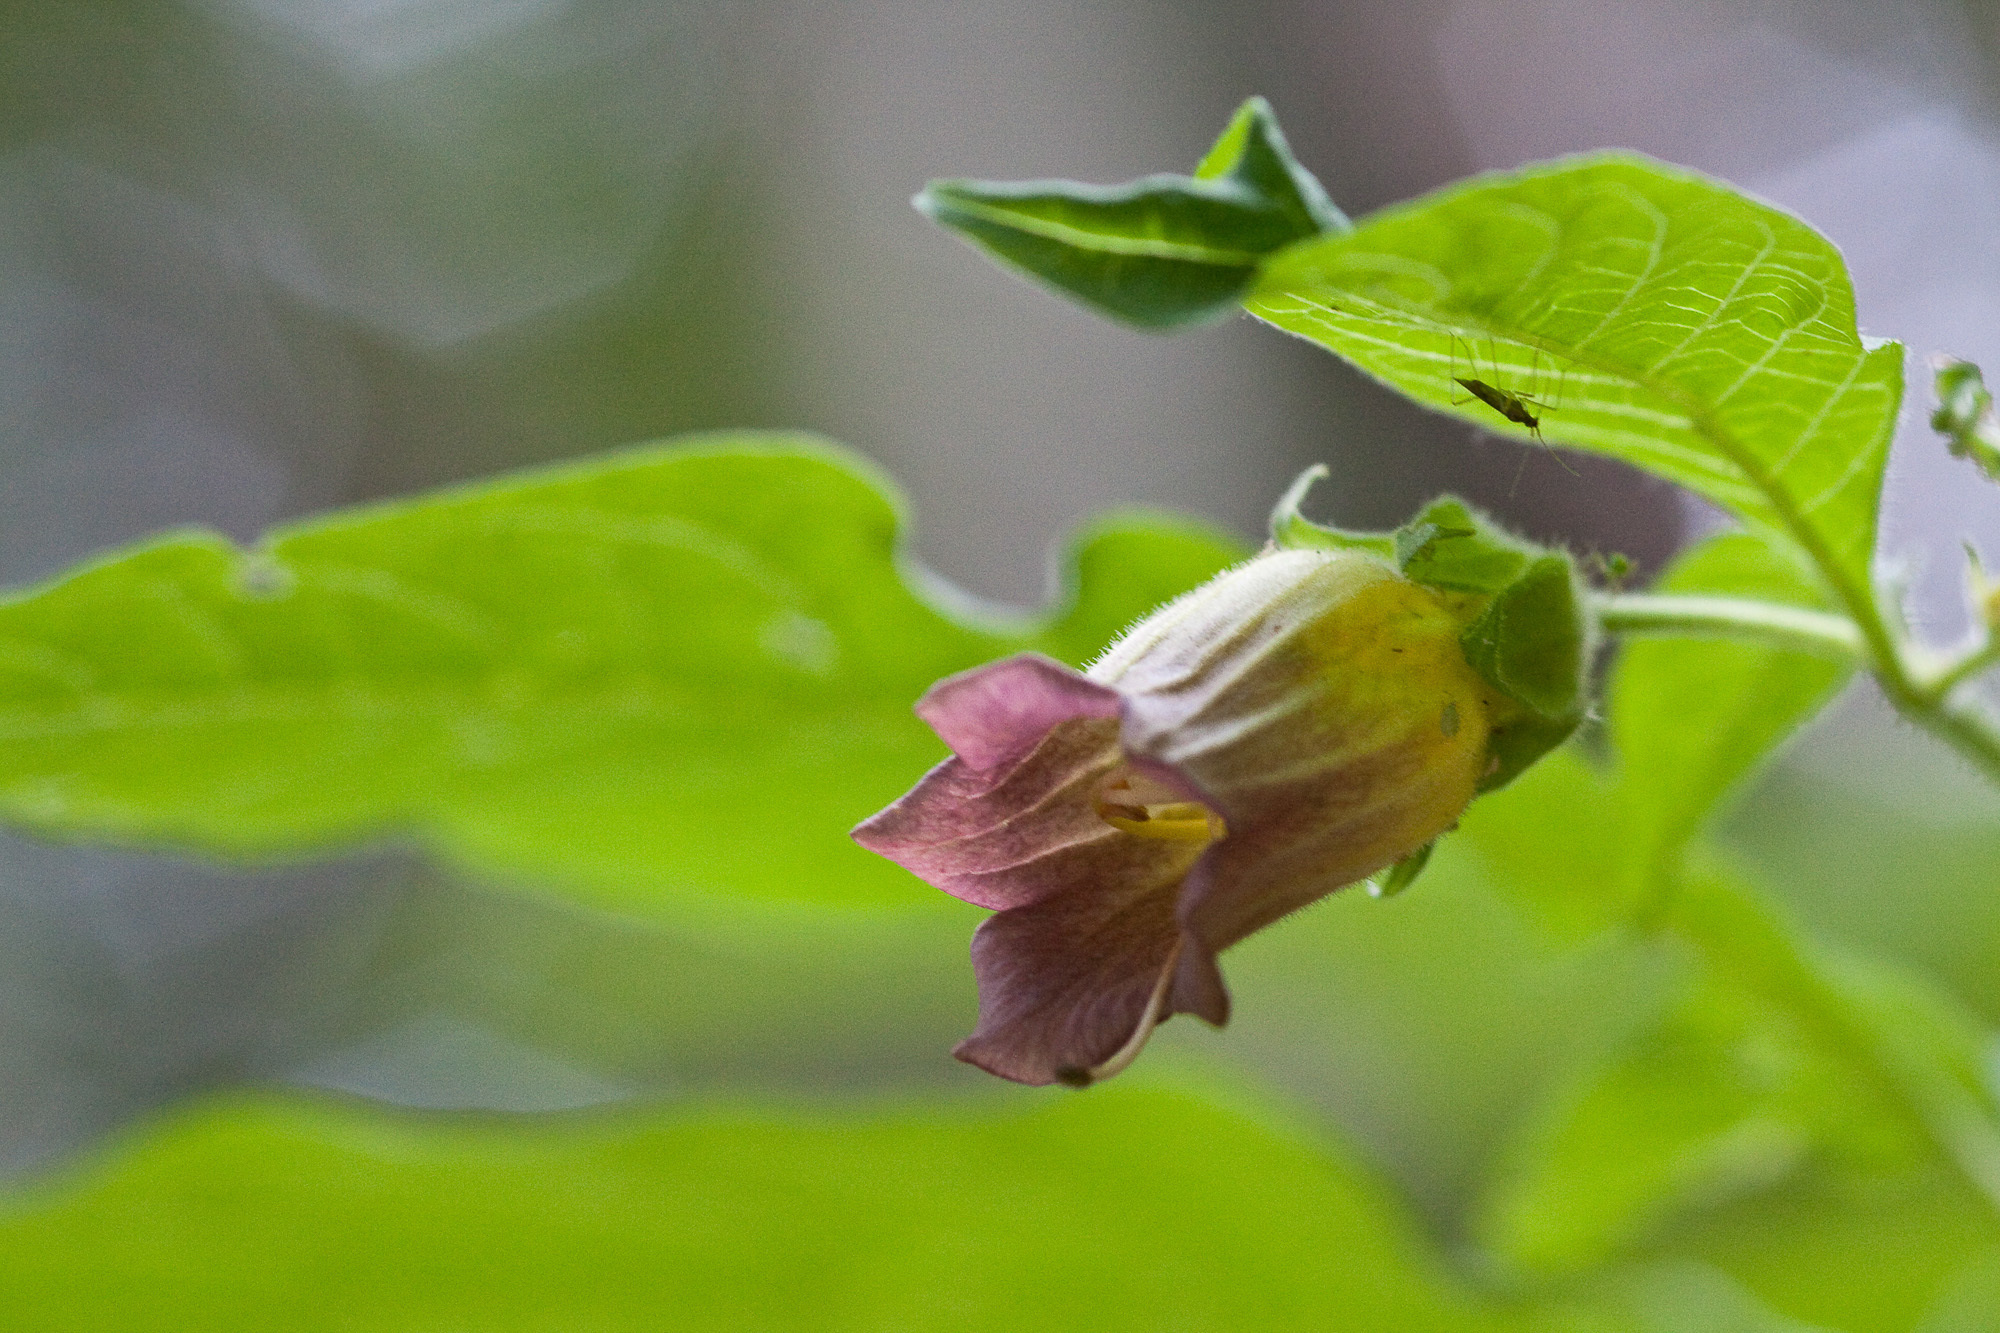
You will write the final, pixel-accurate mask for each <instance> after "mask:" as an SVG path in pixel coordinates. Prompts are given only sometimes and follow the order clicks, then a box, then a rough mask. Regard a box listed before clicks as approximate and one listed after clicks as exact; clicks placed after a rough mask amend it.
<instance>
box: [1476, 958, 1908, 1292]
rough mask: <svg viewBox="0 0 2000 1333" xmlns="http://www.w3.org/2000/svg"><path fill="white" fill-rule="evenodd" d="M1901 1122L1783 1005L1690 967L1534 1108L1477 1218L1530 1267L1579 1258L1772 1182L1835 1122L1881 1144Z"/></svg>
mask: <svg viewBox="0 0 2000 1333" xmlns="http://www.w3.org/2000/svg"><path fill="white" fill-rule="evenodd" d="M1900 1129H1902V1126H1901V1125H1900V1124H1899V1122H1898V1121H1897V1119H1896V1112H1895V1109H1894V1108H1893V1107H1886V1106H1884V1105H1883V1104H1882V1103H1881V1099H1880V1097H1879V1095H1876V1096H1875V1097H1873V1099H1871V1097H1870V1094H1869V1092H1868V1089H1867V1088H1866V1087H1865V1085H1864V1086H1859V1087H1857V1085H1856V1084H1855V1082H1854V1080H1853V1079H1852V1078H1850V1077H1849V1076H1848V1070H1847V1069H1846V1068H1845V1067H1844V1066H1843V1065H1842V1064H1840V1063H1839V1062H1838V1061H1836V1060H1834V1059H1832V1058H1830V1057H1829V1055H1828V1053H1827V1052H1826V1051H1824V1050H1822V1049H1819V1048H1817V1047H1815V1046H1814V1045H1813V1044H1812V1043H1811V1042H1810V1041H1808V1040H1805V1039H1803V1036H1802V1034H1801V1033H1800V1032H1799V1031H1798V1025H1797V1023H1796V1022H1795V1021H1793V1020H1792V1018H1791V1017H1790V1015H1788V1014H1787V1013H1786V1012H1785V1011H1784V1010H1783V1009H1781V1008H1778V1007H1776V1006H1773V1005H1772V1004H1770V1003H1769V1002H1768V1001H1767V1000H1766V999H1765V998H1763V997H1760V996H1758V995H1755V994H1752V993H1750V992H1749V991H1747V990H1745V989H1744V988H1743V987H1741V986H1738V985H1734V984H1732V983H1731V982H1730V981H1729V980H1728V979H1727V978H1724V977H1719V976H1716V975H1715V974H1713V973H1705V974H1704V973H1701V972H1698V973H1697V975H1696V976H1695V978H1694V979H1693V984H1692V985H1690V986H1689V988H1688V989H1687V991H1686V992H1685V993H1684V995H1683V997H1682V998H1681V1000H1680V1001H1679V1002H1678V1003H1677V1004H1675V1005H1674V1006H1673V1007H1672V1008H1671V1009H1670V1010H1669V1011H1668V1012H1667V1013H1666V1014H1665V1015H1664V1016H1663V1017H1662V1018H1661V1020H1660V1021H1659V1022H1657V1023H1655V1024H1653V1025H1650V1026H1649V1027H1647V1028H1645V1029H1643V1030H1642V1031H1641V1032H1639V1033H1638V1034H1636V1035H1635V1037H1634V1039H1633V1040H1632V1041H1631V1042H1630V1043H1629V1044H1628V1045H1626V1046H1625V1048H1624V1049H1622V1050H1621V1051H1619V1052H1618V1053H1617V1054H1616V1055H1615V1056H1614V1057H1613V1058H1612V1059H1611V1060H1609V1061H1608V1062H1606V1063H1605V1064H1603V1065H1602V1066H1600V1067H1598V1068H1597V1069H1595V1070H1593V1071H1592V1072H1591V1074H1590V1075H1589V1077H1587V1078H1586V1079H1584V1080H1582V1081H1581V1082H1580V1083H1579V1084H1578V1085H1577V1086H1576V1087H1574V1088H1572V1089H1570V1090H1568V1091H1567V1092H1566V1094H1565V1095H1564V1096H1563V1097H1562V1098H1561V1099H1560V1100H1558V1101H1556V1102H1555V1103H1554V1104H1552V1105H1551V1106H1549V1107H1546V1108H1544V1110H1543V1112H1542V1114H1541V1115H1540V1116H1538V1117H1537V1118H1536V1119H1535V1120H1534V1121H1533V1122H1531V1124H1530V1126H1529V1128H1528V1129H1527V1132H1526V1135H1525V1137H1524V1138H1523V1140H1521V1141H1520V1142H1518V1143H1517V1145H1516V1147H1515V1148H1514V1150H1513V1153H1512V1157H1513V1159H1514V1160H1513V1165H1512V1168H1511V1170H1509V1171H1508V1172H1506V1173H1505V1174H1503V1175H1502V1176H1501V1177H1500V1178H1499V1180H1498V1185H1497V1188H1496V1189H1495V1191H1494V1192H1493V1193H1492V1194H1491V1195H1489V1197H1488V1199H1487V1201H1486V1204H1485V1208H1484V1218H1483V1226H1482V1232H1483V1235H1484V1239H1485V1243H1486V1244H1487V1245H1488V1246H1490V1247H1491V1248H1492V1249H1493V1250H1494V1251H1495V1252H1496V1253H1498V1254H1501V1255H1503V1256H1504V1257H1505V1258H1506V1259H1507V1260H1508V1261H1509V1262H1510V1263H1512V1264H1513V1265H1515V1266H1516V1267H1518V1268H1520V1269H1521V1270H1523V1271H1524V1272H1529V1273H1539V1274H1553V1273H1566V1272H1577V1271H1582V1270H1584V1269H1587V1268H1591V1267H1594V1266H1597V1265H1600V1264H1603V1263H1606V1262H1608V1261H1610V1260H1611V1259H1613V1258H1614V1257H1616V1256H1617V1255H1619V1254H1621V1253H1624V1252H1626V1251H1628V1250H1630V1249H1632V1248H1634V1247H1636V1246H1637V1245H1638V1244H1639V1243H1640V1242H1641V1241H1644V1240H1649V1239H1656V1238H1657V1236H1658V1233H1660V1232H1662V1231H1663V1230H1664V1229H1665V1228H1666V1226H1667V1225H1668V1224H1669V1223H1670V1222H1672V1221H1674V1220H1676V1219H1678V1218H1681V1217H1683V1216H1684V1215H1686V1214H1688V1213H1690V1212H1692V1211H1695V1210H1698V1209H1701V1208H1709V1207H1714V1206H1716V1205H1718V1204H1720V1203H1723V1202H1726V1201H1728V1200H1730V1199H1732V1198H1735V1197H1737V1196H1740V1195H1743V1194H1746V1193H1750V1192H1753V1191H1757V1190H1761V1189H1765V1188H1768V1187H1769V1186H1771V1185H1773V1184H1775V1183H1777V1182H1778V1181H1780V1180H1782V1179H1784V1178H1785V1177H1786V1176H1787V1175H1789V1174H1790V1173H1791V1172H1792V1171H1793V1170H1795V1169H1796V1168H1797V1167H1798V1166H1799V1165H1800V1164H1801V1162H1802V1161H1803V1160H1804V1159H1805V1158H1806V1156H1807V1154H1808V1153H1810V1152H1811V1151H1813V1150H1814V1149H1815V1148H1816V1147H1817V1146H1819V1144H1820V1143H1821V1142H1822V1141H1824V1140H1826V1139H1828V1138H1830V1137H1832V1136H1834V1135H1835V1134H1840V1135H1843V1136H1845V1137H1846V1138H1849V1139H1856V1138H1858V1139H1863V1140H1867V1141H1868V1146H1869V1147H1870V1148H1873V1149H1875V1150H1877V1151H1878V1152H1879V1151H1888V1150H1893V1147H1894V1146H1895V1145H1894V1144H1893V1143H1891V1142H1889V1141H1890V1140H1893V1139H1894V1136H1895V1135H1896V1134H1897V1132H1898V1131H1899V1130H1900ZM1908 1137H1909V1136H1908V1134H1907V1131H1905V1132H1904V1133H1903V1144H1904V1146H1905V1150H1906V1152H1907V1146H1906V1145H1907V1140H1908Z"/></svg>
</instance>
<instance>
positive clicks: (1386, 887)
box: [1368, 838, 1437, 898]
mask: <svg viewBox="0 0 2000 1333" xmlns="http://www.w3.org/2000/svg"><path fill="white" fill-rule="evenodd" d="M1436 849H1437V839H1436V838H1432V839H1431V840H1430V841H1429V842H1427V843H1425V844H1424V845H1423V846H1421V847H1419V848H1417V850H1415V851H1414V852H1411V853H1410V854H1409V855H1408V856H1406V857H1404V858H1403V859H1402V860H1400V861H1398V862H1396V864H1394V865H1392V866H1390V867H1389V868H1388V869H1387V870H1384V871H1383V872H1382V873H1381V874H1379V875H1376V876H1374V877H1372V878H1371V879H1370V880H1369V881H1368V893H1369V896H1370V897H1374V898H1393V897H1395V896H1396V895H1397V894H1399V893H1401V892H1402V891H1403V890H1404V889H1407V888H1409V887H1410V886H1411V885H1412V884H1415V883H1416V882H1417V876H1419V875H1421V874H1423V873H1424V867H1425V866H1427V865H1429V864H1430V863H1431V853H1432V852H1433V851H1435V850H1436Z"/></svg>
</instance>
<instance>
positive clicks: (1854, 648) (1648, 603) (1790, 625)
mask: <svg viewBox="0 0 2000 1333" xmlns="http://www.w3.org/2000/svg"><path fill="white" fill-rule="evenodd" d="M1591 607H1592V610H1593V611H1595V613H1596V615H1597V623H1598V624H1600V625H1602V626H1603V627H1604V628H1605V629H1607V630H1611V631H1613V632H1614V633H1622V634H1674V635H1679V636H1682V637H1684V638H1727V639H1754V640H1758V641H1760V642H1764V643H1769V644H1771V645H1773V646H1774V647H1779V648H1790V649H1793V650H1795V651H1798V652H1806V653H1812V654H1813V655H1815V656H1818V657H1830V658H1833V659H1834V660H1835V661H1838V662H1849V663H1853V664H1855V665H1859V664H1860V663H1861V662H1862V661H1863V660H1864V658H1865V654H1866V651H1867V645H1866V643H1865V642H1864V641H1863V639H1862V636H1861V631H1860V629H1859V628H1857V627H1856V626H1855V624H1854V622H1853V621H1852V620H1849V619H1848V618H1847V617H1846V616H1841V615H1835V614H1833V613H1832V612H1828V611H1809V610H1806V609H1805V608H1803V607H1797V606H1781V605H1778V604H1777V603H1774V602H1760V601H1754V600H1752V599H1750V598H1747V597H1709V596H1678V595H1675V594H1671V593H1648V592H1615V593H1598V594H1596V595H1595V596H1594V597H1592V598H1591Z"/></svg>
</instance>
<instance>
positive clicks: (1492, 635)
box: [1459, 553, 1589, 718]
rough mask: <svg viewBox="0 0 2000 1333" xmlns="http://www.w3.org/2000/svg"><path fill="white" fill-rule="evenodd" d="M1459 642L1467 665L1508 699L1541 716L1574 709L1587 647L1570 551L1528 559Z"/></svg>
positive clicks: (1562, 714)
mask: <svg viewBox="0 0 2000 1333" xmlns="http://www.w3.org/2000/svg"><path fill="white" fill-rule="evenodd" d="M1459 642H1460V643H1461V644H1462V645H1463V646H1464V648H1465V660H1466V661H1467V662H1470V663H1471V664H1472V667H1473V669H1474V670H1476V671H1477V672H1479V674H1480V675H1482V676H1484V677H1486V679H1487V680H1488V681H1490V682H1491V683H1492V684H1493V685H1494V686H1496V687H1497V688H1499V689H1501V690H1503V691H1505V692H1506V694H1507V696H1508V697H1509V698H1511V699H1514V700H1516V701H1518V702H1519V703H1521V704H1524V705H1526V706H1527V707H1528V708H1530V709H1532V710H1534V711H1535V712H1536V713H1538V714H1540V715H1541V716H1542V717H1544V718H1561V717H1568V716H1569V715H1571V714H1572V713H1575V712H1576V711H1577V701H1578V700H1579V699H1580V698H1581V697H1582V695H1583V674H1584V658H1585V650H1586V649H1587V648H1588V646H1589V645H1588V633H1587V630H1586V622H1585V620H1584V617H1583V608H1582V604H1581V599H1580V598H1579V597H1578V595H1577V589H1576V571H1575V570H1574V568H1572V566H1571V565H1570V562H1569V557H1567V556H1564V555H1557V554H1554V553H1550V554H1548V555H1544V556H1541V557H1539V558H1538V559H1536V560H1535V561H1533V562H1532V563H1531V564H1529V565H1528V567H1527V568H1526V569H1524V570H1523V571H1522V572H1521V574H1520V576H1519V577H1518V578H1516V579H1515V580H1514V581H1513V582H1512V583H1510V584H1508V585H1507V587H1506V588H1505V589H1503V590H1502V591H1500V592H1498V593H1496V594H1495V595H1494V597H1493V600H1492V601H1490V602H1488V603H1487V604H1486V609H1485V610H1484V611H1482V612H1480V614H1479V616H1478V618H1477V619H1475V620H1474V621H1473V622H1472V623H1471V624H1470V625H1468V626H1467V627H1466V630H1465V634H1464V635H1463V636H1462V637H1461V638H1460V640H1459Z"/></svg>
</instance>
